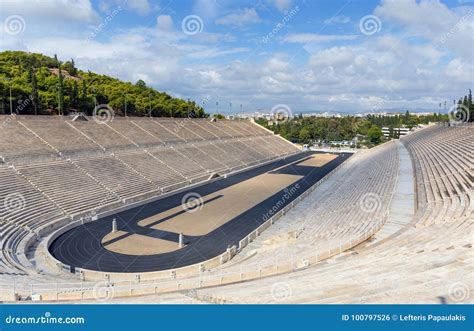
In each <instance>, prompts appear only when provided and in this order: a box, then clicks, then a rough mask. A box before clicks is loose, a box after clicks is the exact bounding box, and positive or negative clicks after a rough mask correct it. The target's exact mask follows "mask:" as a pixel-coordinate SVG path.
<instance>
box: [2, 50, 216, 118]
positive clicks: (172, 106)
mask: <svg viewBox="0 0 474 331" xmlns="http://www.w3.org/2000/svg"><path fill="white" fill-rule="evenodd" d="M10 88H11V106H12V109H13V112H14V113H17V114H60V113H61V114H67V113H69V112H72V111H81V112H84V113H86V114H88V115H91V114H92V112H93V110H94V107H95V105H100V104H108V105H109V106H110V107H112V108H113V109H114V111H115V113H116V114H117V115H124V114H125V111H126V112H127V115H129V116H131V115H134V116H145V115H150V114H151V115H152V116H165V117H169V116H173V117H187V116H192V117H206V116H207V115H206V114H205V112H204V109H203V108H202V107H199V106H198V105H196V103H195V102H193V101H185V100H182V99H178V98H173V97H171V96H170V95H168V94H166V93H164V92H159V91H157V90H155V89H153V88H150V87H148V86H146V83H145V82H144V81H142V80H139V81H138V82H136V83H135V84H132V83H129V82H123V81H120V80H118V79H116V78H112V77H109V76H105V75H99V74H96V73H92V72H85V71H82V70H79V69H78V68H76V66H75V63H74V60H73V59H71V60H69V61H65V62H61V61H60V60H58V59H57V57H54V58H52V57H48V56H45V55H42V54H34V53H25V52H19V51H5V52H1V53H0V113H10Z"/></svg>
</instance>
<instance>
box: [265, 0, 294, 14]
mask: <svg viewBox="0 0 474 331" xmlns="http://www.w3.org/2000/svg"><path fill="white" fill-rule="evenodd" d="M268 2H269V3H271V4H272V5H274V6H275V7H276V8H277V9H278V10H279V11H281V12H285V11H286V10H288V9H289V8H290V7H291V6H292V5H293V0H268Z"/></svg>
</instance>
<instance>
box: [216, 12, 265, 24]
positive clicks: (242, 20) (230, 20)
mask: <svg viewBox="0 0 474 331" xmlns="http://www.w3.org/2000/svg"><path fill="white" fill-rule="evenodd" d="M260 21H261V19H260V17H259V16H258V14H257V11H256V10H255V9H254V8H244V9H243V10H239V11H237V12H235V13H232V14H229V15H226V16H224V17H221V18H219V19H217V20H216V24H218V25H227V26H244V25H247V24H253V23H259V22H260Z"/></svg>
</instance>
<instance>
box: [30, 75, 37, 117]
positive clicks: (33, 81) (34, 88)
mask: <svg viewBox="0 0 474 331" xmlns="http://www.w3.org/2000/svg"><path fill="white" fill-rule="evenodd" d="M31 91H32V92H31V98H32V101H33V107H34V109H35V115H38V108H39V97H38V81H37V78H36V74H35V73H32V76H31Z"/></svg>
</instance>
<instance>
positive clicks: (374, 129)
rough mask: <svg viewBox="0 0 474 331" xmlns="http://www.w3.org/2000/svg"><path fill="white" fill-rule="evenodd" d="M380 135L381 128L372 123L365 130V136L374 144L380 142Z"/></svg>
mask: <svg viewBox="0 0 474 331" xmlns="http://www.w3.org/2000/svg"><path fill="white" fill-rule="evenodd" d="M382 136H383V133H382V129H381V128H380V127H378V126H377V125H372V126H371V128H370V129H369V131H368V132H367V138H368V139H369V141H370V142H371V143H372V144H374V145H377V144H380V142H381V141H382Z"/></svg>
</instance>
